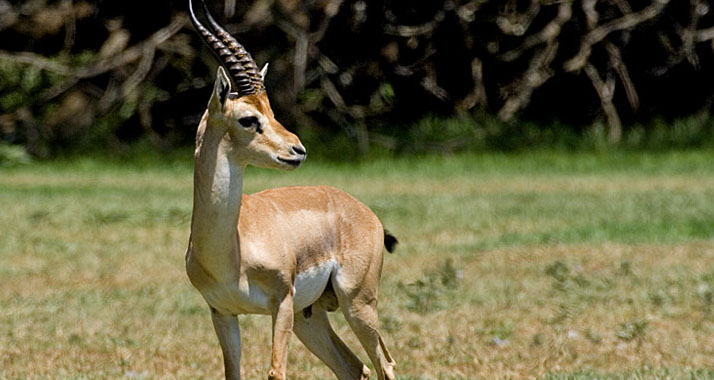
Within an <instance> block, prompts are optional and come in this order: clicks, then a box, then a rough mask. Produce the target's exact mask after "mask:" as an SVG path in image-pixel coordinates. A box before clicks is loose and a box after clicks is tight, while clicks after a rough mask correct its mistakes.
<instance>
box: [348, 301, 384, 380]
mask: <svg viewBox="0 0 714 380" xmlns="http://www.w3.org/2000/svg"><path fill="white" fill-rule="evenodd" d="M336 293H337V297H338V298H339V300H340V306H341V307H342V312H343V313H344V314H345V319H346V320H347V323H349V325H350V327H351V328H352V331H354V333H355V335H357V338H358V339H359V341H360V343H361V344H362V347H364V349H365V351H367V355H369V359H370V360H371V361H372V365H374V369H375V371H377V379H379V380H384V379H387V380H394V367H395V366H396V363H395V362H394V359H393V358H392V355H391V354H390V353H389V350H387V347H386V345H385V344H384V339H382V335H381V334H380V333H379V317H378V315H377V299H376V297H366V295H365V294H358V296H357V297H354V298H350V297H348V296H347V295H346V294H344V293H342V292H340V291H339V290H338V291H337V292H336Z"/></svg>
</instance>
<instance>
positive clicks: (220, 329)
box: [211, 308, 240, 380]
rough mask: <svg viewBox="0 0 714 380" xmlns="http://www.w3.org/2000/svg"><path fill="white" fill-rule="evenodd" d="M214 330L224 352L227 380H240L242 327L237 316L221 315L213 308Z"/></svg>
mask: <svg viewBox="0 0 714 380" xmlns="http://www.w3.org/2000/svg"><path fill="white" fill-rule="evenodd" d="M211 318H212V319H213V328H214V329H216V335H218V341H219V342H220V343H221V350H222V351H223V365H224V367H225V371H226V380H240V326H238V318H236V316H235V315H224V314H220V313H219V312H218V311H217V310H216V309H214V308H211Z"/></svg>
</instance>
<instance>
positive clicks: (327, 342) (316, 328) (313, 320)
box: [293, 305, 370, 380]
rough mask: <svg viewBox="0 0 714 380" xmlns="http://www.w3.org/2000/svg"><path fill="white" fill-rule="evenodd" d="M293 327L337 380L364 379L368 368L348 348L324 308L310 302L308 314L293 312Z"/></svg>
mask: <svg viewBox="0 0 714 380" xmlns="http://www.w3.org/2000/svg"><path fill="white" fill-rule="evenodd" d="M293 331H294V332H295V335H296V336H297V337H298V339H300V341H302V342H303V344H305V346H306V347H307V348H308V349H309V350H310V351H312V353H313V354H315V356H317V357H318V358H320V360H322V361H323V362H324V363H325V364H327V366H328V367H329V368H330V369H331V370H332V372H334V373H335V375H336V376H337V378H338V379H339V380H368V379H369V375H370V372H369V369H368V368H367V366H365V365H364V364H362V362H361V361H360V360H359V358H357V356H355V354H354V353H353V352H352V351H350V349H349V348H348V347H347V345H345V343H344V342H343V341H342V339H340V337H339V336H337V334H335V331H334V330H333V329H332V326H330V320H329V319H328V318H327V312H326V311H325V310H324V309H322V308H320V307H319V306H318V305H313V306H312V316H310V317H309V318H305V316H304V315H303V313H297V314H295V324H294V325H293Z"/></svg>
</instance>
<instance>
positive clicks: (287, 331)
mask: <svg viewBox="0 0 714 380" xmlns="http://www.w3.org/2000/svg"><path fill="white" fill-rule="evenodd" d="M278 302H279V303H278V307H277V308H275V309H274V311H273V315H272V316H273V356H272V358H271V361H270V372H268V380H285V372H286V368H287V364H288V346H289V344H290V336H292V333H293V292H292V290H291V291H289V292H288V293H287V294H285V296H284V297H283V299H282V300H279V301H278Z"/></svg>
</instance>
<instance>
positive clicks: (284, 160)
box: [277, 157, 305, 167]
mask: <svg viewBox="0 0 714 380" xmlns="http://www.w3.org/2000/svg"><path fill="white" fill-rule="evenodd" d="M277 159H278V161H279V162H281V163H283V164H288V165H290V166H294V167H298V166H300V164H301V163H302V162H303V161H304V160H305V159H304V158H299V159H293V160H291V159H288V158H282V157H277Z"/></svg>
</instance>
